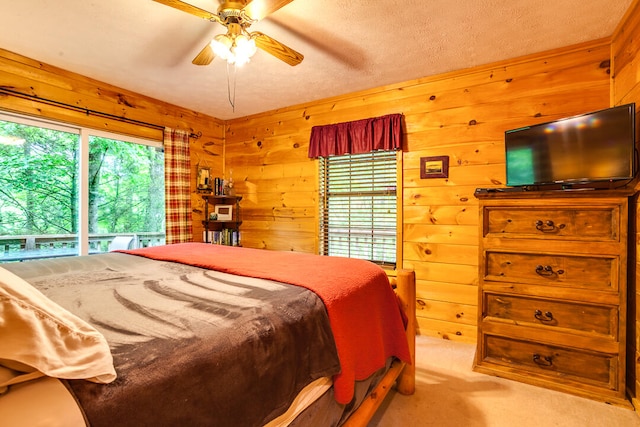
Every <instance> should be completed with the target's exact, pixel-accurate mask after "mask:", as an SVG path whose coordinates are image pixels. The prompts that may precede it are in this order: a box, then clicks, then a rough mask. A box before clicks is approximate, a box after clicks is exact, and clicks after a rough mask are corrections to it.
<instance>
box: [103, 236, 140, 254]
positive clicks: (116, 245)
mask: <svg viewBox="0 0 640 427" xmlns="http://www.w3.org/2000/svg"><path fill="white" fill-rule="evenodd" d="M135 240H136V236H116V237H114V238H113V240H112V241H111V243H109V252H111V251H117V250H119V249H134V248H135Z"/></svg>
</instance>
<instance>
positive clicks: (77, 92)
mask: <svg viewBox="0 0 640 427" xmlns="http://www.w3.org/2000/svg"><path fill="white" fill-rule="evenodd" d="M0 87H2V88H6V89H10V90H12V91H17V92H21V93H26V94H28V95H32V96H37V97H39V98H44V99H50V100H54V101H56V102H59V103H63V104H70V105H73V106H77V107H79V108H82V109H85V110H89V111H99V112H101V113H106V114H109V115H112V116H116V117H126V118H128V119H131V120H136V121H138V122H145V123H151V124H153V125H156V126H158V127H159V128H155V127H147V126H143V125H140V124H135V123H127V122H122V121H118V120H113V119H108V118H104V117H101V116H98V115H95V114H87V113H86V112H83V111H78V110H73V109H68V108H62V107H60V106H57V105H53V104H51V103H43V102H37V101H34V100H31V99H24V98H18V97H15V96H11V95H4V94H1V93H0V110H5V111H11V112H16V113H21V114H26V115H29V116H33V117H40V118H46V119H52V120H60V121H63V122H65V123H69V124H72V125H77V126H84V127H88V128H92V129H99V130H103V131H109V132H115V133H120V134H125V135H131V136H135V137H140V138H146V139H153V140H159V141H161V140H162V128H163V127H170V128H176V129H182V130H186V131H189V132H193V133H201V134H202V136H201V137H200V138H197V139H195V138H192V139H191V146H190V151H191V160H192V161H191V167H192V176H193V177H194V179H192V189H191V191H192V208H193V231H194V238H195V240H198V241H201V240H202V219H203V216H202V215H203V209H204V204H203V201H202V198H201V197H200V196H199V195H198V194H197V193H196V190H195V176H196V166H197V163H198V162H199V161H202V162H203V164H204V162H206V165H207V166H209V167H210V168H211V169H212V173H213V176H222V175H223V166H224V163H223V149H224V123H223V122H222V121H221V120H218V119H215V118H213V117H208V116H205V115H202V114H200V113H197V112H195V111H191V110H186V109H184V108H181V107H177V106H174V105H171V104H167V103H165V102H162V101H158V100H156V99H152V98H149V97H146V96H143V95H139V94H136V93H133V92H130V91H126V90H124V89H120V88H117V87H115V86H111V85H109V84H107V83H104V82H99V81H96V80H93V79H90V78H88V77H84V76H81V75H78V74H75V73H71V72H68V71H65V70H62V69H60V68H56V67H52V66H50V65H47V64H44V63H41V62H38V61H36V60H33V59H30V58H26V57H23V56H21V55H17V54H15V53H12V52H9V51H6V50H2V49H0Z"/></svg>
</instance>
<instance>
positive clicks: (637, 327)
mask: <svg viewBox="0 0 640 427" xmlns="http://www.w3.org/2000/svg"><path fill="white" fill-rule="evenodd" d="M639 43H640V2H639V1H637V0H636V1H634V2H633V4H632V5H631V7H630V8H629V10H628V11H627V13H626V15H625V17H624V18H623V19H622V21H621V22H620V24H619V25H618V28H617V29H616V31H615V33H614V34H613V37H612V42H611V58H612V61H611V66H612V74H611V104H612V105H621V104H627V103H630V102H635V103H636V131H638V130H639V129H638V125H637V124H638V123H640V121H639V119H640V114H639V111H638V110H639V108H640V62H639V61H638V59H637V52H638V48H639V47H640V44H639ZM636 135H637V133H636ZM637 141H638V138H637V136H636V144H637ZM636 190H639V191H640V185H636ZM637 201H638V199H637V197H636V198H634V200H633V203H631V206H630V209H631V214H630V215H629V221H630V222H631V230H630V233H631V239H632V240H631V243H630V246H631V247H632V249H633V250H632V251H631V253H630V257H629V260H628V265H629V270H630V273H629V278H628V283H627V297H628V298H627V299H628V308H627V313H628V316H629V319H628V322H627V337H628V339H627V389H628V393H629V394H630V396H631V397H632V403H633V405H634V407H635V408H636V410H638V409H640V400H638V396H639V395H640V309H639V307H640V304H639V301H640V291H639V289H638V288H639V286H638V283H640V276H639V272H640V268H639V267H640V266H639V265H638V261H639V260H638V258H637V254H638V253H640V234H638V230H640V206H638V203H637ZM632 245H633V246H632Z"/></svg>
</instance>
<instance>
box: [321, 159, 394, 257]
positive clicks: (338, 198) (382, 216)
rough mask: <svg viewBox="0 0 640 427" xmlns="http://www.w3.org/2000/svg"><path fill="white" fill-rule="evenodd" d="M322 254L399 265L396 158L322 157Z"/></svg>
mask: <svg viewBox="0 0 640 427" xmlns="http://www.w3.org/2000/svg"><path fill="white" fill-rule="evenodd" d="M319 164H320V174H319V176H320V183H319V184H320V187H319V188H320V253H321V254H323V255H332V256H344V257H349V258H360V259H366V260H370V261H372V262H375V263H376V264H381V265H388V266H393V267H395V264H396V206H397V205H396V182H397V180H396V153H395V151H375V152H371V153H364V154H347V155H342V156H329V157H320V158H319Z"/></svg>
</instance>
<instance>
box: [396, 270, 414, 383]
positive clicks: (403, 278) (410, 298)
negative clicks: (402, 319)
mask: <svg viewBox="0 0 640 427" xmlns="http://www.w3.org/2000/svg"><path fill="white" fill-rule="evenodd" d="M396 293H397V294H398V298H399V299H400V304H402V310H403V311H404V312H405V313H406V315H407V318H408V323H407V331H406V333H407V342H408V343H409V353H410V354H411V364H407V365H405V367H404V369H403V370H402V373H401V374H400V376H399V377H398V382H397V384H396V388H397V390H398V392H399V393H402V394H413V393H414V392H415V389H416V364H415V363H416V275H415V272H414V271H413V270H398V277H397V281H396Z"/></svg>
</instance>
